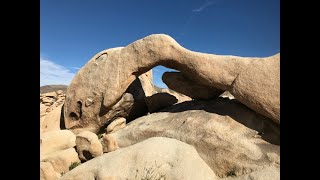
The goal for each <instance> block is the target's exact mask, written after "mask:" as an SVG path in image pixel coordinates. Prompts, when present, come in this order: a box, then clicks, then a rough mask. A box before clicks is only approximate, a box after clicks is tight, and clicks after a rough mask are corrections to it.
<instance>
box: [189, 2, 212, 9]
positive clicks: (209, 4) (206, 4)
mask: <svg viewBox="0 0 320 180" xmlns="http://www.w3.org/2000/svg"><path fill="white" fill-rule="evenodd" d="M213 3H214V2H213V1H206V2H205V3H204V4H202V5H201V7H199V8H198V9H193V10H192V11H193V12H201V11H203V10H204V9H205V8H207V7H209V6H211V5H212V4H213Z"/></svg>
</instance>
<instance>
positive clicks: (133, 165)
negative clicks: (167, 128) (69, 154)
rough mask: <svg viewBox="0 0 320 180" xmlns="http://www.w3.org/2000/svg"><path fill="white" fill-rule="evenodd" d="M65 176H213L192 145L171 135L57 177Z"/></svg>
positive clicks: (207, 179) (208, 179) (205, 179)
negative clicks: (171, 137) (172, 137)
mask: <svg viewBox="0 0 320 180" xmlns="http://www.w3.org/2000/svg"><path fill="white" fill-rule="evenodd" d="M67 179H68V180H72V179H74V180H76V179H173V180H180V179H185V180H195V179H203V180H214V179H217V177H216V175H215V174H214V173H213V172H212V170H211V169H210V168H209V167H208V165H207V164H206V163H205V162H204V161H203V160H202V159H201V158H200V157H199V155H198V153H197V151H196V150H195V148H194V147H192V146H190V145H188V144H186V143H183V142H180V141H178V140H175V139H170V138H161V137H155V138H150V139H147V140H145V141H143V142H140V143H138V144H135V145H132V146H130V147H127V148H123V149H119V150H117V151H114V152H111V153H107V154H104V155H103V156H100V157H97V158H95V159H93V160H91V161H88V162H86V163H84V164H82V165H80V166H78V167H76V168H75V169H73V170H72V171H69V172H68V173H66V174H65V175H64V176H62V178H61V180H67Z"/></svg>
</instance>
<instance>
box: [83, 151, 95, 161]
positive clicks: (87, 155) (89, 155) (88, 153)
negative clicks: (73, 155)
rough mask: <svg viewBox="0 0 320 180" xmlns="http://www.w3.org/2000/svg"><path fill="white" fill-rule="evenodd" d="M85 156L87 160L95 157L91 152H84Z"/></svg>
mask: <svg viewBox="0 0 320 180" xmlns="http://www.w3.org/2000/svg"><path fill="white" fill-rule="evenodd" d="M82 154H83V156H84V157H85V158H86V160H90V159H92V158H93V156H92V155H91V153H90V152H89V151H86V150H84V151H82Z"/></svg>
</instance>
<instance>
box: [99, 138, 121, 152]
mask: <svg viewBox="0 0 320 180" xmlns="http://www.w3.org/2000/svg"><path fill="white" fill-rule="evenodd" d="M100 142H101V145H102V148H103V152H111V151H115V150H117V149H119V145H118V142H117V140H116V139H115V138H114V137H113V136H111V135H110V134H103V136H102V138H101V139H100Z"/></svg>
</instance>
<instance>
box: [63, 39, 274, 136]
mask: <svg viewBox="0 0 320 180" xmlns="http://www.w3.org/2000/svg"><path fill="white" fill-rule="evenodd" d="M279 61H280V54H277V55H275V56H272V57H266V58H248V57H238V56H223V55H214V54H205V53H199V52H194V51H190V50H188V49H185V48H183V47H182V46H180V45H179V44H178V43H177V42H176V41H175V40H174V39H172V38H171V37H170V36H168V35H164V34H155V35H150V36H147V37H145V38H143V39H140V40H138V41H135V42H133V43H131V44H129V45H128V46H126V47H119V48H112V49H107V50H104V51H102V52H100V53H98V54H96V55H95V56H93V57H92V59H90V60H89V62H88V63H87V64H86V65H85V66H84V67H83V68H81V69H80V70H79V71H78V73H77V75H76V76H75V78H74V79H73V80H72V82H71V84H70V86H69V87H68V90H67V98H66V101H65V108H64V118H65V122H66V128H87V129H90V130H91V131H93V132H96V131H98V129H99V128H100V127H101V126H103V125H104V124H105V123H106V122H108V121H109V120H111V119H113V118H114V117H113V116H114V113H112V112H111V111H114V106H115V105H116V104H117V103H118V102H119V100H120V101H121V98H122V99H123V94H124V93H125V92H126V90H127V88H128V87H129V85H130V84H131V83H132V82H133V81H134V80H135V79H136V77H138V76H139V75H141V74H143V73H145V72H147V71H149V70H150V69H151V68H153V67H155V66H158V65H163V66H165V67H168V68H172V69H176V70H179V71H180V72H181V73H182V74H183V76H184V77H185V78H187V79H189V80H190V81H193V82H197V83H198V84H201V85H203V86H207V87H209V88H215V89H220V90H223V91H230V92H231V93H232V95H234V96H235V98H236V99H238V100H239V101H240V102H242V103H243V104H245V105H247V106H248V107H250V108H252V109H253V110H255V111H256V112H258V113H261V114H263V115H265V116H266V117H269V118H271V119H272V120H274V121H275V122H276V123H278V124H280V117H279V116H278V115H279V114H280V112H279V108H278V107H279V98H280V93H279V92H280V89H279V88H277V87H278V86H277V85H278V83H279V79H280V78H279V73H278V71H279ZM269 69H272V70H269ZM260 71H261V72H262V73H260ZM243 72H246V73H245V74H243V75H241V73H243ZM257 72H259V73H260V74H259V73H258V74H259V75H258V76H257V75H256V74H257ZM267 72H274V73H273V74H272V77H271V76H270V74H269V73H267ZM252 74H254V75H252ZM266 78H267V79H268V80H266V81H265V79H266ZM250 82H254V85H252V86H246V87H243V86H242V85H248V84H250ZM250 92H255V93H253V94H252V95H251V96H250V95H248V94H250ZM270 92H271V93H270ZM249 97H250V98H249ZM86 102H90V103H89V104H88V105H87V103H86ZM109 112H110V113H109Z"/></svg>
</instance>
